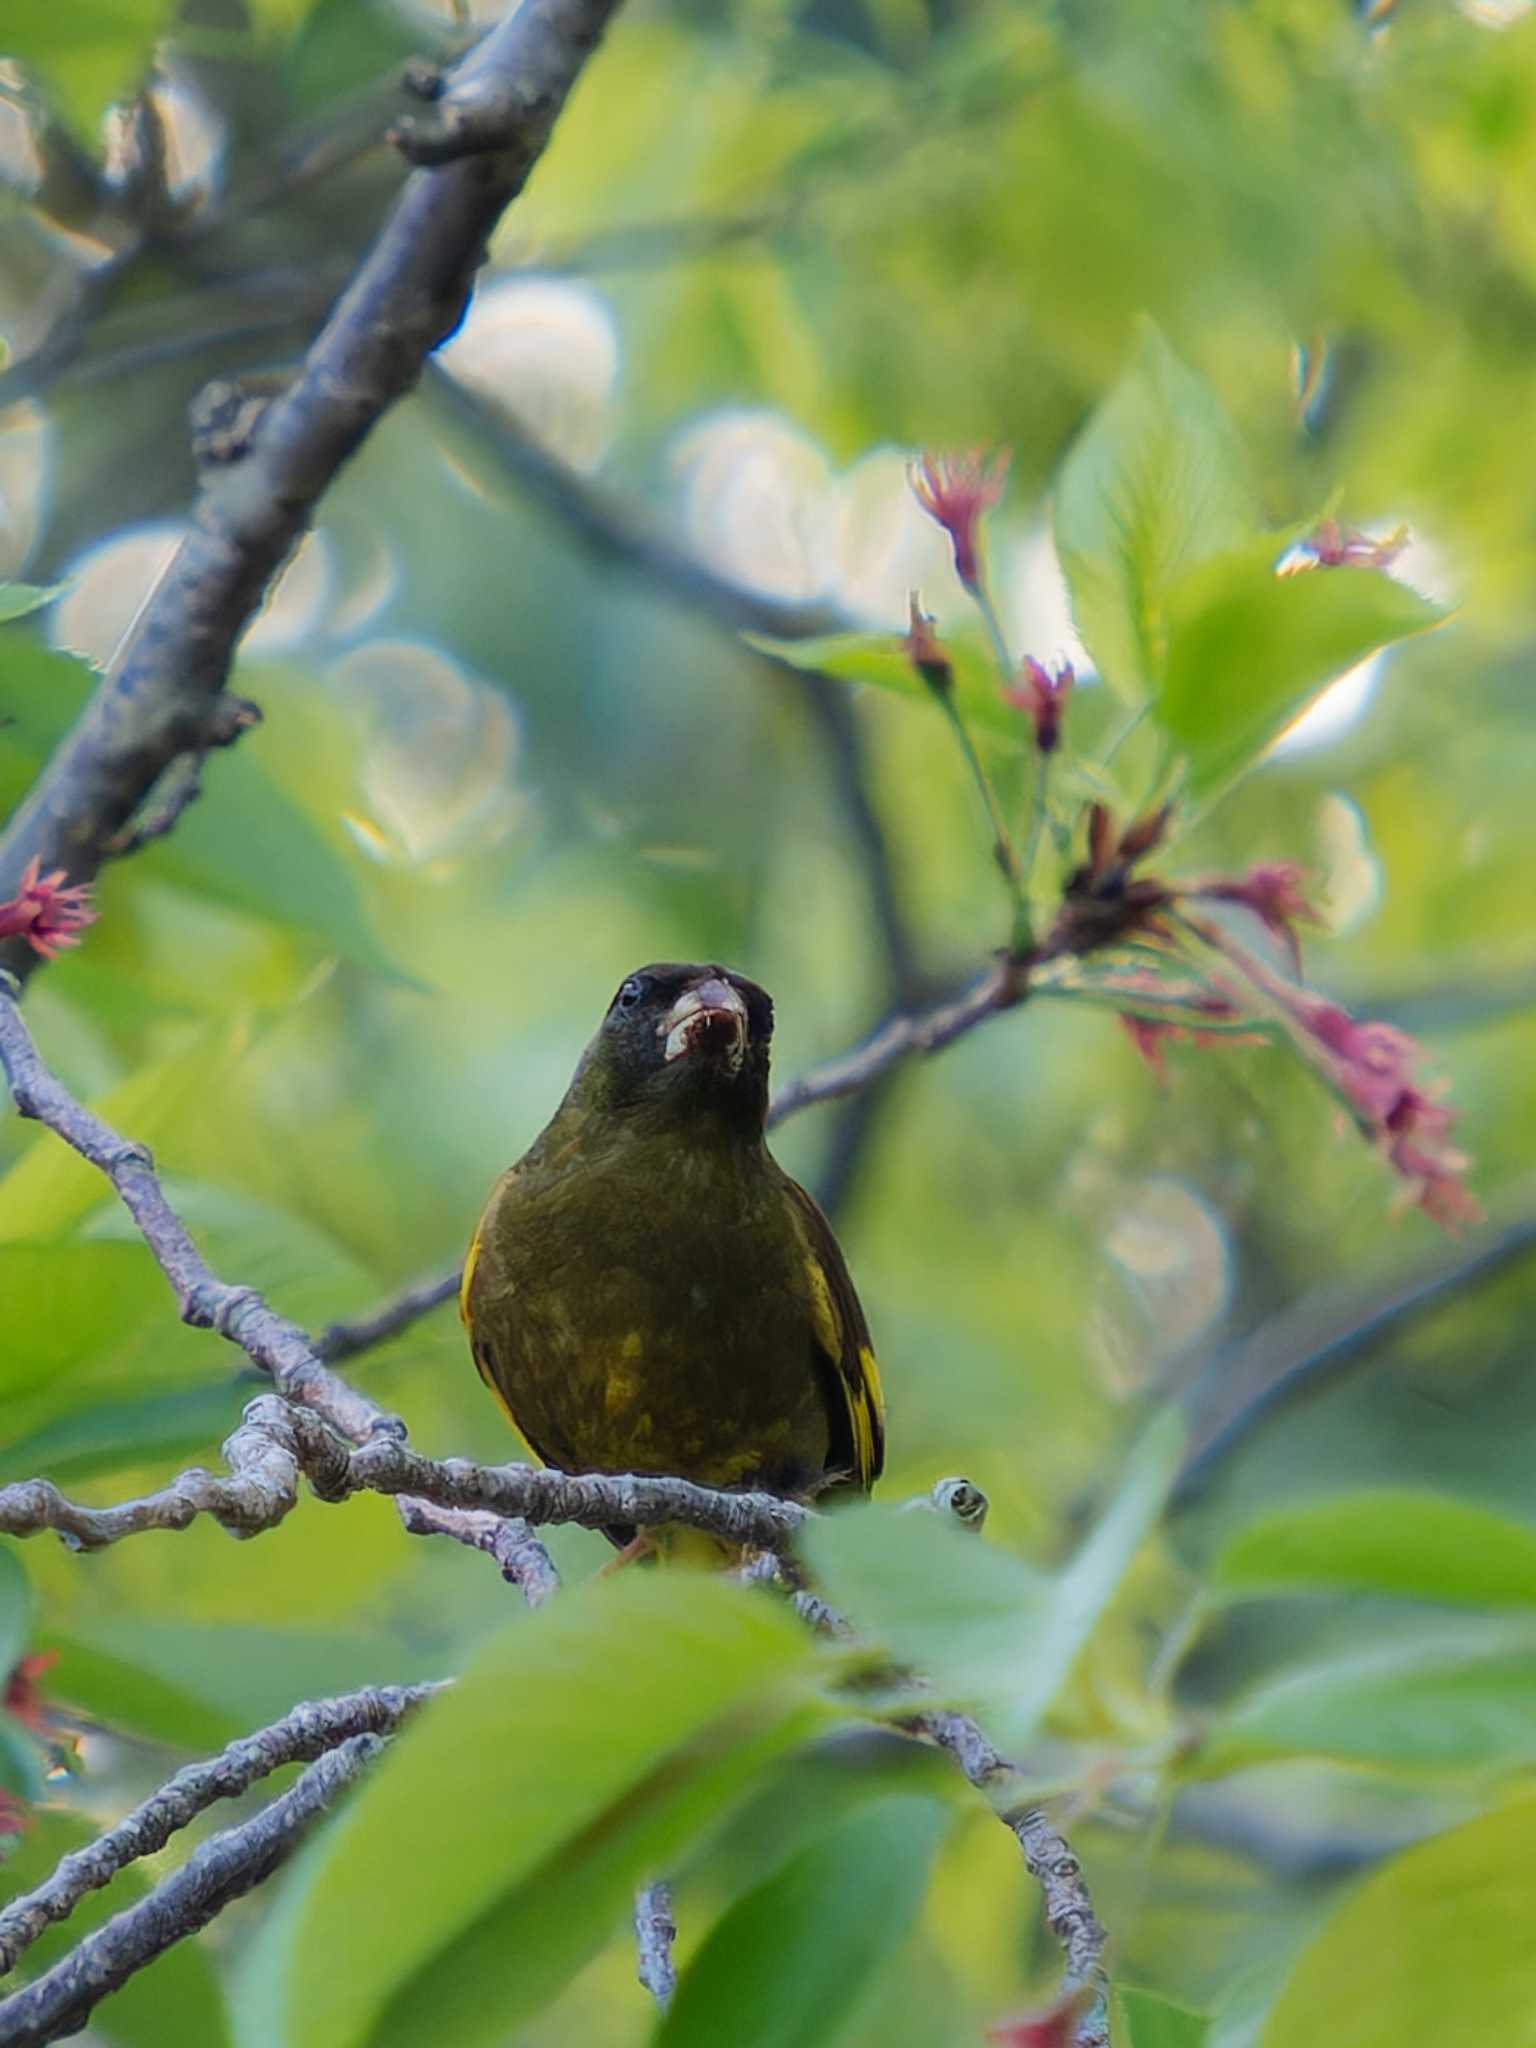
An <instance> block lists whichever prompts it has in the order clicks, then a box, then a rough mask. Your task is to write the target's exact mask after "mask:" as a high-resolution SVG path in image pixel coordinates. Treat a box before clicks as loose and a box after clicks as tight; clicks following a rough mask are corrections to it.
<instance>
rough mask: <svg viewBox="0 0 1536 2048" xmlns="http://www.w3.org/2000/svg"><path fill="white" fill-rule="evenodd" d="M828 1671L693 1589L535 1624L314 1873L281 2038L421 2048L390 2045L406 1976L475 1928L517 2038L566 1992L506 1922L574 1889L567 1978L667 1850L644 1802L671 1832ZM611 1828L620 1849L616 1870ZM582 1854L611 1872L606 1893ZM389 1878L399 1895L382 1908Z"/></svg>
mask: <svg viewBox="0 0 1536 2048" xmlns="http://www.w3.org/2000/svg"><path fill="white" fill-rule="evenodd" d="M819 1661H820V1659H819V1656H818V1652H817V1649H816V1646H815V1645H814V1643H813V1642H812V1641H811V1640H810V1639H809V1638H808V1636H807V1634H806V1632H805V1631H804V1630H803V1629H802V1628H800V1626H799V1625H798V1623H797V1622H796V1621H795V1620H794V1618H793V1617H792V1616H791V1615H789V1614H788V1613H786V1612H783V1611H781V1610H780V1609H778V1608H777V1607H775V1606H774V1605H773V1603H771V1602H770V1601H768V1600H765V1599H763V1598H762V1597H761V1596H760V1595H758V1596H754V1595H752V1594H751V1593H749V1592H747V1591H746V1590H745V1589H743V1588H740V1587H735V1586H730V1585H726V1584H723V1583H721V1582H719V1581H716V1580H713V1579H708V1578H701V1577H697V1576H695V1575H693V1574H689V1573H685V1572H677V1573H673V1574H664V1573H656V1574H637V1573H630V1574H628V1575H627V1576H624V1577H620V1578H614V1579H609V1580H604V1581H598V1582H594V1583H590V1584H588V1585H586V1586H583V1587H581V1588H580V1589H578V1590H576V1591H573V1592H571V1593H568V1594H566V1595H565V1596H564V1597H563V1598H561V1599H560V1600H557V1601H554V1602H552V1603H551V1604H550V1605H549V1606H548V1607H545V1608H543V1609H541V1610H540V1611H539V1612H538V1613H536V1614H534V1615H531V1616H526V1617H519V1618H518V1620H517V1621H516V1622H515V1623H513V1624H512V1625H510V1626H508V1627H507V1628H505V1629H503V1630H501V1631H500V1632H499V1633H498V1634H497V1635H496V1636H494V1637H493V1638H492V1639H491V1640H490V1642H489V1643H487V1644H486V1645H485V1646H484V1648H483V1649H482V1650H481V1652H480V1654H479V1655H478V1656H477V1657H476V1659H475V1661H474V1663H473V1664H472V1665H471V1667H470V1669H469V1671H468V1672H467V1673H466V1674H465V1676H464V1677H463V1678H462V1679H460V1681H459V1682H458V1683H457V1684H456V1685H455V1687H454V1688H453V1690H452V1692H451V1693H449V1694H448V1695H446V1696H445V1697H444V1698H442V1699H440V1700H437V1701H434V1702H433V1704H432V1705H431V1707H430V1708H429V1709H428V1710H427V1711H426V1712H425V1713H424V1714H423V1715H422V1716H421V1718H420V1719H419V1721H417V1722H415V1723H413V1725H412V1726H411V1727H410V1728H409V1729H407V1731H406V1733H405V1734H404V1735H403V1736H402V1737H401V1738H400V1740H399V1741H398V1742H397V1743H396V1744H395V1745H393V1746H392V1748H391V1750H390V1752H389V1754H388V1756H387V1757H386V1758H385V1759H384V1761H383V1763H382V1764H381V1766H380V1767H379V1768H378V1770H377V1771H376V1772H374V1773H373V1774H372V1775H371V1776H370V1778H369V1779H368V1781H367V1782H366V1784H365V1785H364V1786H363V1788H362V1789H361V1791H360V1793H359V1794H358V1796H357V1798H356V1799H355V1800H354V1802H353V1803H352V1805H351V1806H350V1807H349V1809H348V1811H347V1813H346V1814H345V1816H344V1817H343V1819H342V1820H341V1822H340V1823H339V1824H338V1825H337V1826H336V1827H334V1828H333V1829H331V1830H330V1831H329V1833H328V1835H327V1837H326V1838H324V1839H323V1840H322V1841H321V1842H320V1843H318V1844H317V1845H316V1848H315V1850H314V1851H312V1852H311V1854H310V1855H309V1856H308V1857H307V1858H306V1861H305V1864H304V1866H303V1869H302V1871H301V1873H300V1875H299V1878H298V1883H297V1888H296V1891H295V1894H294V1904H293V1906H292V1909H291V1911H290V1912H288V1913H286V1914H285V1931H286V1937H287V1938H286V1940H285V1942H284V1944H283V1947H282V1950H281V1953H280V1956H279V1958H278V1960H277V1962H276V1963H275V1965H274V1967H275V1968H276V1969H277V1970H278V1971H279V1975H280V1981H279V1984H278V1986H277V1989H276V1991H275V1994H274V1995H275V1998H276V2002H277V2005H278V2009H279V2011H280V2013H281V2021H280V2027H281V2032H280V2038H281V2040H282V2041H283V2042H284V2043H287V2044H291V2048H322V2044H323V2048H353V2044H355V2043H360V2042H363V2041H368V2040H374V2039H379V2040H391V2039H405V2038H411V2036H410V2035H409V2032H408V2030H407V2031H406V2032H405V2033H403V2034H402V2033H401V2032H399V2031H397V2030H395V2029H394V2028H392V2027H391V2025H390V2023H389V2018H388V2015H389V2008H390V2006H391V2004H392V2002H394V2001H396V2000H399V1999H401V1998H402V1994H403V1995H404V1998H405V2000H406V2001H407V2002H408V2001H409V1999H410V1992H411V1980H412V1978H417V1977H419V1976H420V1974H421V1973H423V1972H424V1971H426V1970H427V1969H428V1968H429V1966H431V1965H432V1964H433V1963H434V1962H435V1960H436V1959H438V1958H439V1957H442V1956H444V1955H445V1953H451V1952H452V1949H453V1946H454V1944H456V1943H458V1942H460V1941H461V1940H462V1939H463V1938H464V1937H466V1936H467V1935H470V1934H471V1933H472V1931H473V1930H475V1929H476V1924H477V1923H480V1924H481V1926H482V1928H491V1929H492V1930H493V1932H494V1933H495V1935H496V1936H497V1938H496V1939H495V1940H494V1941H493V1942H491V1943H490V1944H489V1946H490V1947H491V1949H492V1952H493V1953H494V1952H495V1951H496V1950H498V1949H499V1952H500V1955H501V1958H502V1962H503V1966H504V1967H503V1974H504V1975H505V1977H506V1983H505V1986H504V1990H505V1993H506V1995H507V1997H508V1998H509V1999H510V2000H511V2003H510V2004H508V2005H506V2006H504V2007H503V2006H497V2007H495V2008H494V2009H492V2010H491V2011H490V2012H488V2013H486V2012H484V2009H483V2007H482V2016H483V2019H484V2021H485V2022H486V2023H487V2024H489V2025H490V2026H491V2027H492V2029H493V2037H495V2038H503V2039H504V2038H505V2037H506V2034H507V2032H508V2031H509V2030H510V2029H511V2028H513V2027H514V2026H515V2024H516V2023H517V2021H518V2020H519V2019H521V2018H523V2017H525V2016H526V2015H527V2013H528V2011H529V2010H531V2009H536V2002H537V2001H539V2000H542V1999H543V1998H546V1997H548V1996H549V1995H551V1993H552V1992H553V1991H554V1990H555V1989H557V1988H558V1983H553V1982H551V1981H550V1978H551V1976H552V1975H554V1974H556V1973H552V1972H548V1971H545V1970H542V1969H535V1970H532V1971H531V1972H530V1974H529V1975H528V1977H527V1979H526V1983H525V1979H524V1974H523V1973H524V1970H525V1967H526V1966H527V1965H528V1964H529V1963H530V1962H531V1961H532V1960H533V1958H532V1957H531V1956H530V1955H529V1953H528V1952H527V1951H525V1950H524V1949H523V1948H522V1947H521V1945H517V1946H514V1947H511V1948H510V1949H509V1946H508V1942H507V1941H506V1939H504V1938H500V1937H501V1935H502V1934H503V1932H504V1930H505V1927H506V1924H507V1923H506V1922H501V1923H500V1925H499V1926H497V1924H496V1915H497V1913H498V1912H499V1911H506V1912H507V1913H508V1915H509V1918H510V1919H511V1920H512V1921H514V1922H515V1921H516V1920H517V1919H518V1918H520V1917H521V1916H522V1915H525V1914H527V1913H529V1912H534V1911H536V1898H535V1896H534V1894H535V1893H536V1891H537V1886H538V1884H539V1882H540V1881H541V1873H545V1874H547V1873H548V1872H549V1870H550V1869H551V1867H552V1866H553V1867H554V1868H556V1869H559V1870H563V1872H564V1876H565V1880H566V1882H567V1884H568V1885H569V1887H570V1889H569V1891H568V1892H567V1893H566V1897H567V1899H568V1901H570V1902H571V1908H572V1909H571V1910H570V1911H568V1912H567V1913H566V1914H565V1915H564V1920H563V1924H561V1923H558V1922H557V1923H556V1924H555V1927H554V1930H553V1931H554V1932H555V1933H556V1934H557V1935H558V1938H559V1940H560V1943H561V1970H560V1972H559V1973H558V1975H559V1976H560V1977H561V1978H563V1976H564V1975H565V1974H568V1971H569V1970H570V1969H574V1968H575V1967H576V1965H577V1964H578V1963H579V1962H580V1961H581V1960H582V1958H583V1957H584V1956H585V1955H586V1954H588V1953H590V1951H591V1949H592V1948H594V1947H596V1946H597V1945H598V1944H599V1943H600V1942H601V1941H602V1940H603V1939H605V1938H606V1936H607V1935H608V1934H609V1933H610V1932H611V1931H612V1928H613V1925H614V1920H615V1916H617V1917H619V1918H622V1916H623V1908H624V1901H625V1899H626V1897H627V1894H628V1891H629V1889H630V1887H631V1885H632V1883H633V1882H634V1881H635V1879H636V1877H637V1876H638V1875H639V1874H640V1872H641V1870H643V1868H644V1863H643V1861H637V1859H643V1858H645V1857H646V1856H649V1855H650V1854H652V1853H654V1851H655V1848H656V1841H657V1834H658V1830H657V1829H656V1828H637V1827H634V1826H632V1825H630V1823H631V1822H632V1821H633V1818H634V1815H635V1811H636V1805H637V1802H638V1803H640V1804H642V1805H644V1806H647V1807H651V1808H652V1809H653V1817H654V1815H658V1814H664V1813H665V1812H666V1810H667V1809H668V1808H669V1807H671V1806H673V1805H674V1803H675V1802H678V1801H682V1800H684V1798H685V1795H686V1794H687V1792H688V1790H689V1787H690V1784H691V1782H692V1781H693V1780H694V1778H695V1777H696V1775H697V1774H699V1773H700V1772H701V1771H705V1770H707V1769H708V1767H709V1766H710V1765H711V1764H712V1763H713V1762H716V1761H718V1760H719V1758H720V1757H722V1756H725V1755H728V1754H729V1751H730V1750H731V1749H732V1748H734V1747H735V1746H737V1745H738V1744H742V1743H745V1744H746V1745H747V1746H748V1747H751V1746H752V1742H753V1738H754V1737H755V1738H756V1739H757V1740H759V1741H760V1740H761V1739H762V1736H763V1734H764V1732H765V1731H767V1730H770V1729H772V1727H773V1726H774V1724H775V1723H776V1722H777V1723H785V1722H790V1721H793V1720H794V1719H795V1718H796V1714H797V1712H798V1714H799V1715H802V1716H803V1712H804V1707H805V1701H806V1697H807V1678H808V1675H809V1673H810V1672H811V1670H812V1669H813V1668H814V1667H815V1666H816V1665H817V1663H818V1662H819ZM688 1818H689V1820H690V1821H692V1820H695V1819H696V1818H697V1816H696V1815H694V1814H693V1813H691V1812H690V1813H689V1815H688ZM613 1831H619V1833H620V1835H621V1836H622V1838H623V1839H624V1840H625V1843H626V1850H625V1853H623V1854H620V1855H618V1856H607V1855H604V1854H603V1853H602V1852H603V1844H604V1842H605V1839H606V1838H607V1837H608V1835H609V1834H610V1833H611V1832H613ZM660 1832H661V1833H662V1834H665V1833H666V1832H667V1831H666V1830H664V1829H663V1830H661V1831H660ZM577 1837H581V1838H582V1841H583V1843H584V1844H585V1846H586V1853H588V1854H594V1855H597V1856H598V1860H599V1862H600V1864H601V1866H602V1881H601V1882H599V1883H597V1884H595V1885H593V1886H590V1887H587V1886H584V1885H583V1884H582V1882H581V1878H582V1875H583V1871H582V1862H583V1858H582V1854H580V1853H574V1854H573V1853H572V1845H573V1844H574V1843H575V1841H576V1838H577ZM677 1846H678V1845H677V1844H676V1843H673V1844H671V1847H672V1848H673V1849H675V1848H676V1847H677ZM562 1859H569V1860H568V1861H564V1862H563V1861H562ZM386 1864H387V1866H388V1867H389V1868H390V1869H391V1871H392V1872H394V1877H393V1879H392V1882H391V1884H390V1885H389V1886H388V1888H387V1889H385V1890H383V1891H381V1890H380V1888H379V1887H378V1885H377V1884H376V1882H375V1877H376V1873H377V1872H378V1871H379V1869H381V1868H382V1867H384V1866H385V1865H386ZM530 1887H531V1889H530ZM520 1892H521V1894H522V1896H519V1893H520ZM359 1897H367V1898H368V1899H369V1900H370V1901H371V1904H370V1909H369V1911H368V1912H367V1913H359V1912H358V1910H357V1900H358V1899H359ZM577 1906H579V1913H578V1912H577V1911H576V1910H575V1908H576V1907H577ZM478 1954H479V1957H480V1960H481V1961H484V1960H485V1956H486V1946H485V1945H480V1946H479V1947H478ZM449 1974H450V1973H447V1972H440V1973H439V1975H438V1981H439V1982H440V1983H441V1982H446V1981H448V1977H449ZM530 2000H532V2001H534V2004H532V2005H531V2004H530V2002H529V2001H530ZM381 2023H382V2029H381ZM403 2024H404V2022H403V2021H402V2025H403Z"/></svg>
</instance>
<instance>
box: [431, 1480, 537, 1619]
mask: <svg viewBox="0 0 1536 2048" xmlns="http://www.w3.org/2000/svg"><path fill="white" fill-rule="evenodd" d="M398 1505H399V1509H400V1519H401V1521H402V1522H403V1523H404V1524H405V1526H406V1528H407V1529H408V1530H409V1531H410V1533H411V1534H412V1535H413V1536H451V1537H452V1538H453V1540H454V1542H455V1543H463V1544H466V1545H467V1546H468V1548H469V1549H471V1550H483V1551H484V1552H485V1554H486V1556H487V1557H492V1558H494V1559H495V1560H496V1563H497V1564H498V1565H499V1566H500V1567H501V1576H502V1577H503V1578H504V1579H505V1580H506V1581H507V1583H508V1585H511V1586H517V1587H519V1588H520V1589H521V1591H522V1595H523V1598H524V1599H525V1600H526V1601H527V1602H528V1605H529V1606H530V1607H542V1606H543V1604H544V1602H545V1601H546V1600H549V1599H551V1598H553V1596H554V1595H555V1594H556V1593H558V1592H559V1590H560V1574H559V1573H558V1572H557V1571H556V1570H555V1565H554V1560H553V1559H552V1558H551V1556H550V1554H549V1552H548V1551H547V1550H546V1549H545V1548H544V1545H543V1544H542V1543H541V1542H540V1541H539V1539H538V1537H537V1536H535V1534H534V1533H533V1529H532V1527H531V1526H530V1525H529V1524H528V1523H527V1522H526V1521H524V1520H523V1518H522V1516H521V1515H510V1516H504V1515H493V1514H489V1513H487V1512H485V1511H484V1510H482V1509H478V1508H441V1507H438V1506H437V1505H436V1504H435V1503H434V1502H432V1501H429V1500H417V1499H413V1498H412V1497H411V1496H410V1495H409V1494H406V1495H404V1496H403V1497H402V1498H401V1499H400V1501H399V1503H398Z"/></svg>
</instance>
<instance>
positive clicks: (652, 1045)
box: [571, 960, 773, 1135]
mask: <svg viewBox="0 0 1536 2048" xmlns="http://www.w3.org/2000/svg"><path fill="white" fill-rule="evenodd" d="M772 1037H773V999H772V997H771V996H770V995H769V994H768V992H767V990H766V989H762V988H759V987H758V985H757V983H756V982H755V981H748V980H747V978H746V976H745V975H743V974H736V973H733V972H732V970H731V969H730V968H728V967H721V966H720V965H718V964H717V963H709V962H698V961H680V960H657V961H653V962H652V963H651V964H650V965H649V966H648V967H637V968H636V969H635V971H634V973H633V974H629V975H626V976H625V978H624V980H623V981H622V982H621V983H620V984H619V987H618V989H617V990H616V991H615V993H614V997H613V1000H612V1002H611V1003H610V1004H609V1005H608V1013H607V1015H606V1016H605V1017H604V1019H603V1021H602V1024H601V1026H600V1027H599V1029H598V1032H597V1035H596V1037H595V1038H594V1039H593V1040H592V1042H591V1044H590V1045H589V1046H588V1047H587V1049H586V1052H585V1053H584V1054H583V1056H582V1061H581V1065H580V1066H579V1067H578V1068H577V1070H576V1078H575V1080H574V1081H573V1082H572V1084H571V1092H572V1094H573V1095H580V1096H581V1097H582V1098H583V1099H584V1100H595V1101H600V1102H601V1103H602V1104H603V1106H604V1107H605V1108H607V1109H610V1110H616V1111H626V1110H632V1111H644V1110H645V1109H647V1108H655V1109H658V1110H660V1109H663V1108H665V1107H675V1108H676V1109H678V1110H679V1111H682V1112H685V1113H686V1112H689V1111H692V1112H696V1113H703V1114H705V1115H707V1116H711V1117H713V1118H715V1119H719V1120H723V1121H724V1122H725V1123H726V1124H727V1125H729V1126H732V1127H737V1128H740V1129H742V1130H744V1131H748V1132H750V1133H751V1134H753V1135H756V1134H758V1133H760V1132H761V1130H762V1128H763V1118H764V1116H765V1115H766V1113H767V1108H768V1048H769V1044H770V1041H771V1040H772Z"/></svg>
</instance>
